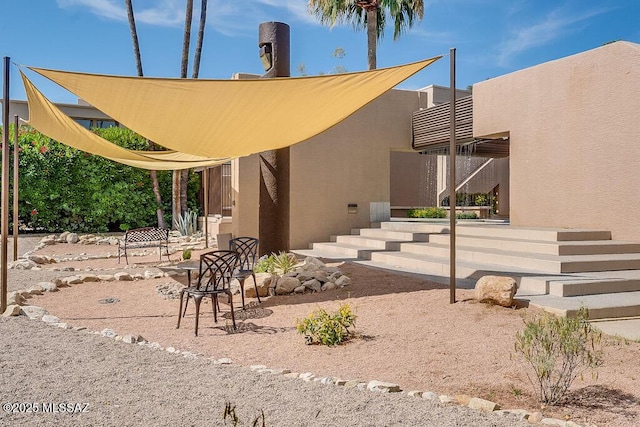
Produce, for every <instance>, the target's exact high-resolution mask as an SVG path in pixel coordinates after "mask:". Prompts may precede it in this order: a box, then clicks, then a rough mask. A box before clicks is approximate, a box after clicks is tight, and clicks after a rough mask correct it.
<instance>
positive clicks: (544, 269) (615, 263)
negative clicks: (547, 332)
mask: <svg viewBox="0 0 640 427" xmlns="http://www.w3.org/2000/svg"><path fill="white" fill-rule="evenodd" d="M400 251H401V252H404V253H413V254H421V255H425V256H428V257H438V258H447V257H448V256H449V252H450V251H449V246H448V245H440V244H434V243H402V244H401V245H400ZM456 259H457V260H461V261H470V262H474V263H477V264H483V263H486V264H491V265H499V266H505V267H508V268H512V267H521V268H526V269H527V270H531V271H537V272H540V273H580V272H593V271H608V270H638V269H640V253H632V254H605V255H573V256H554V255H546V254H533V253H523V252H514V251H509V250H500V249H488V248H485V249H484V250H478V249H477V248H470V247H464V246H458V247H456Z"/></svg>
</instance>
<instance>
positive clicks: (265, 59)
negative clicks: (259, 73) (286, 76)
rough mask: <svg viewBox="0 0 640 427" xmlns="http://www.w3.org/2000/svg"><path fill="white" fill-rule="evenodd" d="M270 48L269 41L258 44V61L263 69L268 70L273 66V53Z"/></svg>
mask: <svg viewBox="0 0 640 427" xmlns="http://www.w3.org/2000/svg"><path fill="white" fill-rule="evenodd" d="M271 52H272V50H271V43H265V44H263V45H261V46H260V61H262V66H263V67H264V70H265V71H269V70H270V69H271V67H272V66H273V55H272V53H271Z"/></svg>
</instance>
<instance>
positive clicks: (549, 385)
mask: <svg viewBox="0 0 640 427" xmlns="http://www.w3.org/2000/svg"><path fill="white" fill-rule="evenodd" d="M588 319H589V313H588V311H587V310H586V309H585V308H581V309H580V310H579V312H578V314H577V316H576V317H573V318H569V317H558V316H555V315H553V314H549V313H544V314H542V315H539V316H535V317H533V318H531V319H529V320H525V328H524V330H523V331H521V332H518V333H517V334H516V342H515V350H516V352H517V353H518V354H519V355H521V356H522V357H523V358H524V359H525V360H526V361H527V362H528V363H529V364H530V365H531V367H532V368H533V372H534V375H535V380H534V379H533V378H532V377H531V376H530V375H529V374H527V375H528V376H529V380H530V381H531V384H533V386H534V389H536V391H537V394H538V397H539V399H540V401H541V402H543V403H547V404H556V403H558V402H559V401H560V400H561V399H562V398H563V397H564V395H565V394H566V392H567V390H568V389H569V387H570V386H571V383H572V382H573V380H575V379H576V378H577V377H578V376H579V375H582V374H583V373H584V372H585V371H586V370H592V372H593V373H594V374H595V368H597V367H598V366H600V365H602V363H603V351H602V344H601V337H602V333H601V332H600V331H599V330H598V329H596V328H594V327H593V326H591V324H590V323H589V322H588Z"/></svg>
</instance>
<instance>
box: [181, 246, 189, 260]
mask: <svg viewBox="0 0 640 427" xmlns="http://www.w3.org/2000/svg"><path fill="white" fill-rule="evenodd" d="M182 259H183V260H185V261H186V260H188V259H191V249H185V250H183V251H182Z"/></svg>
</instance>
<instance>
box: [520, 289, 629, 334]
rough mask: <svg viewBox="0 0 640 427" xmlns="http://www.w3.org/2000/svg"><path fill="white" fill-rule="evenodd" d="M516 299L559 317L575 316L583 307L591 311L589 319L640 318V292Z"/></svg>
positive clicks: (522, 297)
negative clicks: (525, 301) (526, 301)
mask: <svg viewBox="0 0 640 427" xmlns="http://www.w3.org/2000/svg"><path fill="white" fill-rule="evenodd" d="M516 298H520V299H525V300H528V301H529V305H530V306H533V307H539V308H542V309H544V310H546V311H549V312H552V313H555V314H557V315H559V316H575V315H576V314H577V312H578V310H580V308H581V307H586V308H588V309H589V319H608V318H621V317H637V316H640V292H621V293H615V294H599V295H584V296H575V297H559V296H556V295H530V296H521V297H518V296H516ZM596 326H597V325H596Z"/></svg>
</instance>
